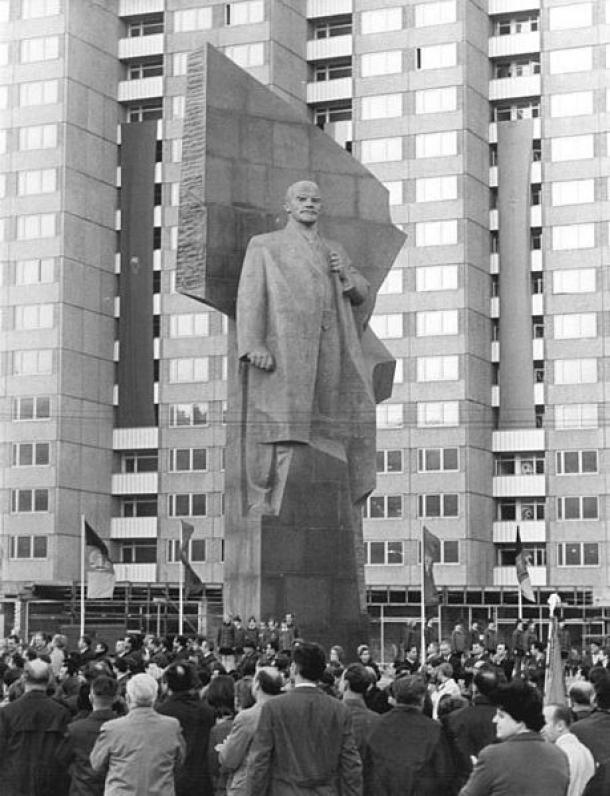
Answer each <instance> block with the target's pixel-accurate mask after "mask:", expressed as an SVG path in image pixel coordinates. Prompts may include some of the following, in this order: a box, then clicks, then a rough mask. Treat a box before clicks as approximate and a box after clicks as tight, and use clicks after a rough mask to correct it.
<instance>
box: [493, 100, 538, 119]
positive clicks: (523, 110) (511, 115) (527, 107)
mask: <svg viewBox="0 0 610 796" xmlns="http://www.w3.org/2000/svg"><path fill="white" fill-rule="evenodd" d="M539 116H540V103H539V102H536V101H534V100H526V101H525V102H511V103H510V104H508V105H502V104H498V105H494V106H493V112H492V118H493V121H494V122H514V121H518V120H519V119H538V118H539Z"/></svg>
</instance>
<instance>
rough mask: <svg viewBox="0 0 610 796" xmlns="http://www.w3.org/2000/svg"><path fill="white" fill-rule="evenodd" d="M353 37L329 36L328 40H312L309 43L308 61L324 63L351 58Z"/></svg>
mask: <svg viewBox="0 0 610 796" xmlns="http://www.w3.org/2000/svg"><path fill="white" fill-rule="evenodd" d="M352 47H353V44H352V37H351V36H329V37H328V38H327V39H310V40H309V41H308V42H307V60H308V61H322V60H326V59H328V58H349V57H350V56H351V54H352Z"/></svg>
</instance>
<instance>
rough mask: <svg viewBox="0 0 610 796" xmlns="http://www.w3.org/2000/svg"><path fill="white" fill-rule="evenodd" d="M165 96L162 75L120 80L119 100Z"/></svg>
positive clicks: (127, 100) (128, 100) (126, 100)
mask: <svg viewBox="0 0 610 796" xmlns="http://www.w3.org/2000/svg"><path fill="white" fill-rule="evenodd" d="M162 96H163V78H162V77H143V78H142V79H141V80H120V81H119V93H118V100H119V102H130V101H132V100H141V99H152V98H153V97H162Z"/></svg>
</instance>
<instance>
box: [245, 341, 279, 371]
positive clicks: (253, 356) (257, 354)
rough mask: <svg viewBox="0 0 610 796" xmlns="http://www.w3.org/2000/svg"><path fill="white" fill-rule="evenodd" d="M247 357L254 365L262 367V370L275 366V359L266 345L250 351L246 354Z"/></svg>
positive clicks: (269, 369)
mask: <svg viewBox="0 0 610 796" xmlns="http://www.w3.org/2000/svg"><path fill="white" fill-rule="evenodd" d="M246 359H247V360H248V362H249V363H250V364H251V365H254V367H255V368H260V369H261V370H267V371H271V370H273V369H274V368H275V362H274V361H273V357H272V355H271V352H270V351H269V350H268V349H267V348H265V347H264V346H261V347H260V348H255V349H254V350H253V351H249V352H248V354H247V355H246Z"/></svg>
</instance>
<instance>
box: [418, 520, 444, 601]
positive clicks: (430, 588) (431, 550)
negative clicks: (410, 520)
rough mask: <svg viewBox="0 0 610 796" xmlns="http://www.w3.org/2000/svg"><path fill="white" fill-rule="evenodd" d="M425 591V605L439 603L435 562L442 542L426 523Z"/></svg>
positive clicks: (424, 551) (424, 550) (424, 540)
mask: <svg viewBox="0 0 610 796" xmlns="http://www.w3.org/2000/svg"><path fill="white" fill-rule="evenodd" d="M423 537H424V538H423V542H424V545H423V550H422V555H423V563H424V566H423V581H424V582H423V592H424V605H438V592H437V590H436V583H435V582H434V571H433V570H434V562H435V561H438V560H439V559H440V552H441V543H440V539H439V538H438V536H435V535H434V534H433V533H431V532H430V531H429V530H428V529H427V528H426V526H425V525H424V533H423Z"/></svg>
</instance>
